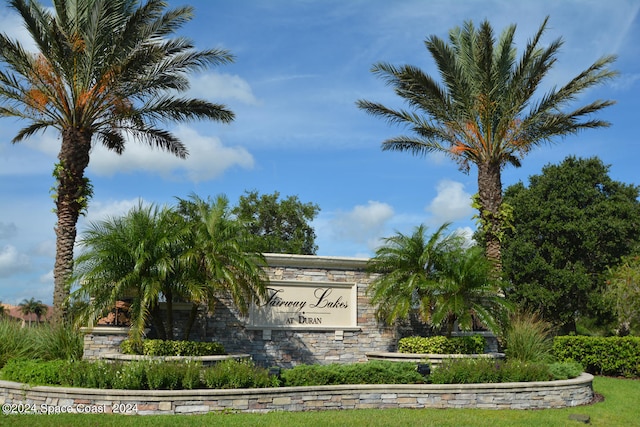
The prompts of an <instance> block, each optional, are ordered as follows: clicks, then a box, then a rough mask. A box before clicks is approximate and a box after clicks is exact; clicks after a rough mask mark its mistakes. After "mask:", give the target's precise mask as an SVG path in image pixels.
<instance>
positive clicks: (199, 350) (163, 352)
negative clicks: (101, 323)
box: [120, 340, 226, 356]
mask: <svg viewBox="0 0 640 427" xmlns="http://www.w3.org/2000/svg"><path fill="white" fill-rule="evenodd" d="M120 349H121V350H122V352H123V353H124V354H143V355H145V356H211V355H217V354H226V353H225V351H224V346H223V345H222V344H220V343H217V342H197V341H170V340H144V341H143V342H142V345H141V346H140V345H139V344H136V343H135V342H134V341H131V340H124V341H123V342H122V343H121V344H120Z"/></svg>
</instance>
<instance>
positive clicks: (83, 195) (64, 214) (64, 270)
mask: <svg viewBox="0 0 640 427" xmlns="http://www.w3.org/2000/svg"><path fill="white" fill-rule="evenodd" d="M90 150H91V132H90V131H87V130H82V129H77V128H69V129H65V130H64V131H63V132H62V146H61V148H60V153H59V154H58V160H59V162H60V163H59V164H58V165H57V166H56V171H55V173H54V174H55V176H56V178H57V180H58V188H57V195H56V201H55V203H56V213H57V216H58V222H57V224H56V261H55V265H54V268H53V279H54V290H53V318H52V321H53V323H56V324H58V323H60V322H61V321H63V320H64V317H65V307H64V303H65V300H66V299H67V297H68V296H69V288H68V285H67V280H68V278H69V276H70V275H71V273H72V270H73V248H74V245H75V240H76V234H77V229H76V224H77V223H78V218H79V216H80V213H81V212H82V210H83V209H84V208H85V207H86V203H87V197H88V195H89V194H88V187H87V186H88V183H87V180H86V178H85V177H84V171H85V169H86V168H87V166H88V165H89V152H90Z"/></svg>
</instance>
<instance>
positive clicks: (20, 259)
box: [0, 245, 31, 277]
mask: <svg viewBox="0 0 640 427" xmlns="http://www.w3.org/2000/svg"><path fill="white" fill-rule="evenodd" d="M30 266H31V263H30V260H29V257H28V256H27V255H25V254H22V253H20V252H19V251H18V249H16V247H15V246H11V245H6V246H5V247H4V248H2V249H0V277H9V276H12V275H13V274H16V273H19V272H21V271H26V270H28V269H29V268H30Z"/></svg>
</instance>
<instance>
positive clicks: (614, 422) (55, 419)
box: [0, 377, 640, 427]
mask: <svg viewBox="0 0 640 427" xmlns="http://www.w3.org/2000/svg"><path fill="white" fill-rule="evenodd" d="M593 384H594V389H595V391H596V393H599V394H601V395H603V396H604V399H605V400H604V401H603V402H599V403H596V404H594V405H588V406H579V407H575V408H566V409H545V410H499V411H496V410H481V409H384V410H380V409H367V410H348V411H347V410H345V411H323V412H271V413H268V414H232V413H222V414H207V415H158V416H123V415H69V414H64V415H0V425H2V426H3V427H4V426H7V427H10V426H34V427H37V426H51V425H55V426H74V427H75V426H77V427H80V426H83V427H84V426H114V427H116V426H117V427H128V426H136V427H141V426H149V427H161V426H172V427H173V426H178V427H180V426H201V425H215V426H222V427H225V426H229V427H233V426H238V427H240V426H242V427H244V426H249V425H250V426H296V427H304V426H310V427H311V426H313V427H317V426H323V427H324V426H341V427H342V426H345V425H348V426H352V427H353V426H372V427H373V426H393V427H395V426H417V425H420V426H456V427H458V426H488V427H489V426H490V427H502V426H518V427H520V426H525V427H526V426H531V427H538V426H545V427H547V426H563V427H564V426H572V425H575V426H580V425H583V424H582V423H581V422H579V421H571V420H569V415H570V414H584V415H588V416H589V417H590V419H591V424H590V425H592V426H607V427H612V426H613V427H615V426H640V409H639V406H638V404H639V402H640V380H629V379H616V378H607V377H596V378H595V379H594V381H593Z"/></svg>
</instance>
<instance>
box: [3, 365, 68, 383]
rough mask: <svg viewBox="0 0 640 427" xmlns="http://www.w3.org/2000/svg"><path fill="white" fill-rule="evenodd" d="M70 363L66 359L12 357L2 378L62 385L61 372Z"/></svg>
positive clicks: (5, 367) (4, 368)
mask: <svg viewBox="0 0 640 427" xmlns="http://www.w3.org/2000/svg"><path fill="white" fill-rule="evenodd" d="M68 363H69V362H67V361H66V360H50V361H46V362H45V361H43V360H38V359H11V360H9V361H8V362H7V363H6V364H5V365H4V367H3V368H2V378H3V379H5V380H9V381H18V382H22V383H27V384H32V385H35V384H48V385H62V383H61V382H60V381H61V379H60V375H59V372H60V371H61V370H63V369H64V367H65V366H66V365H68Z"/></svg>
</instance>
